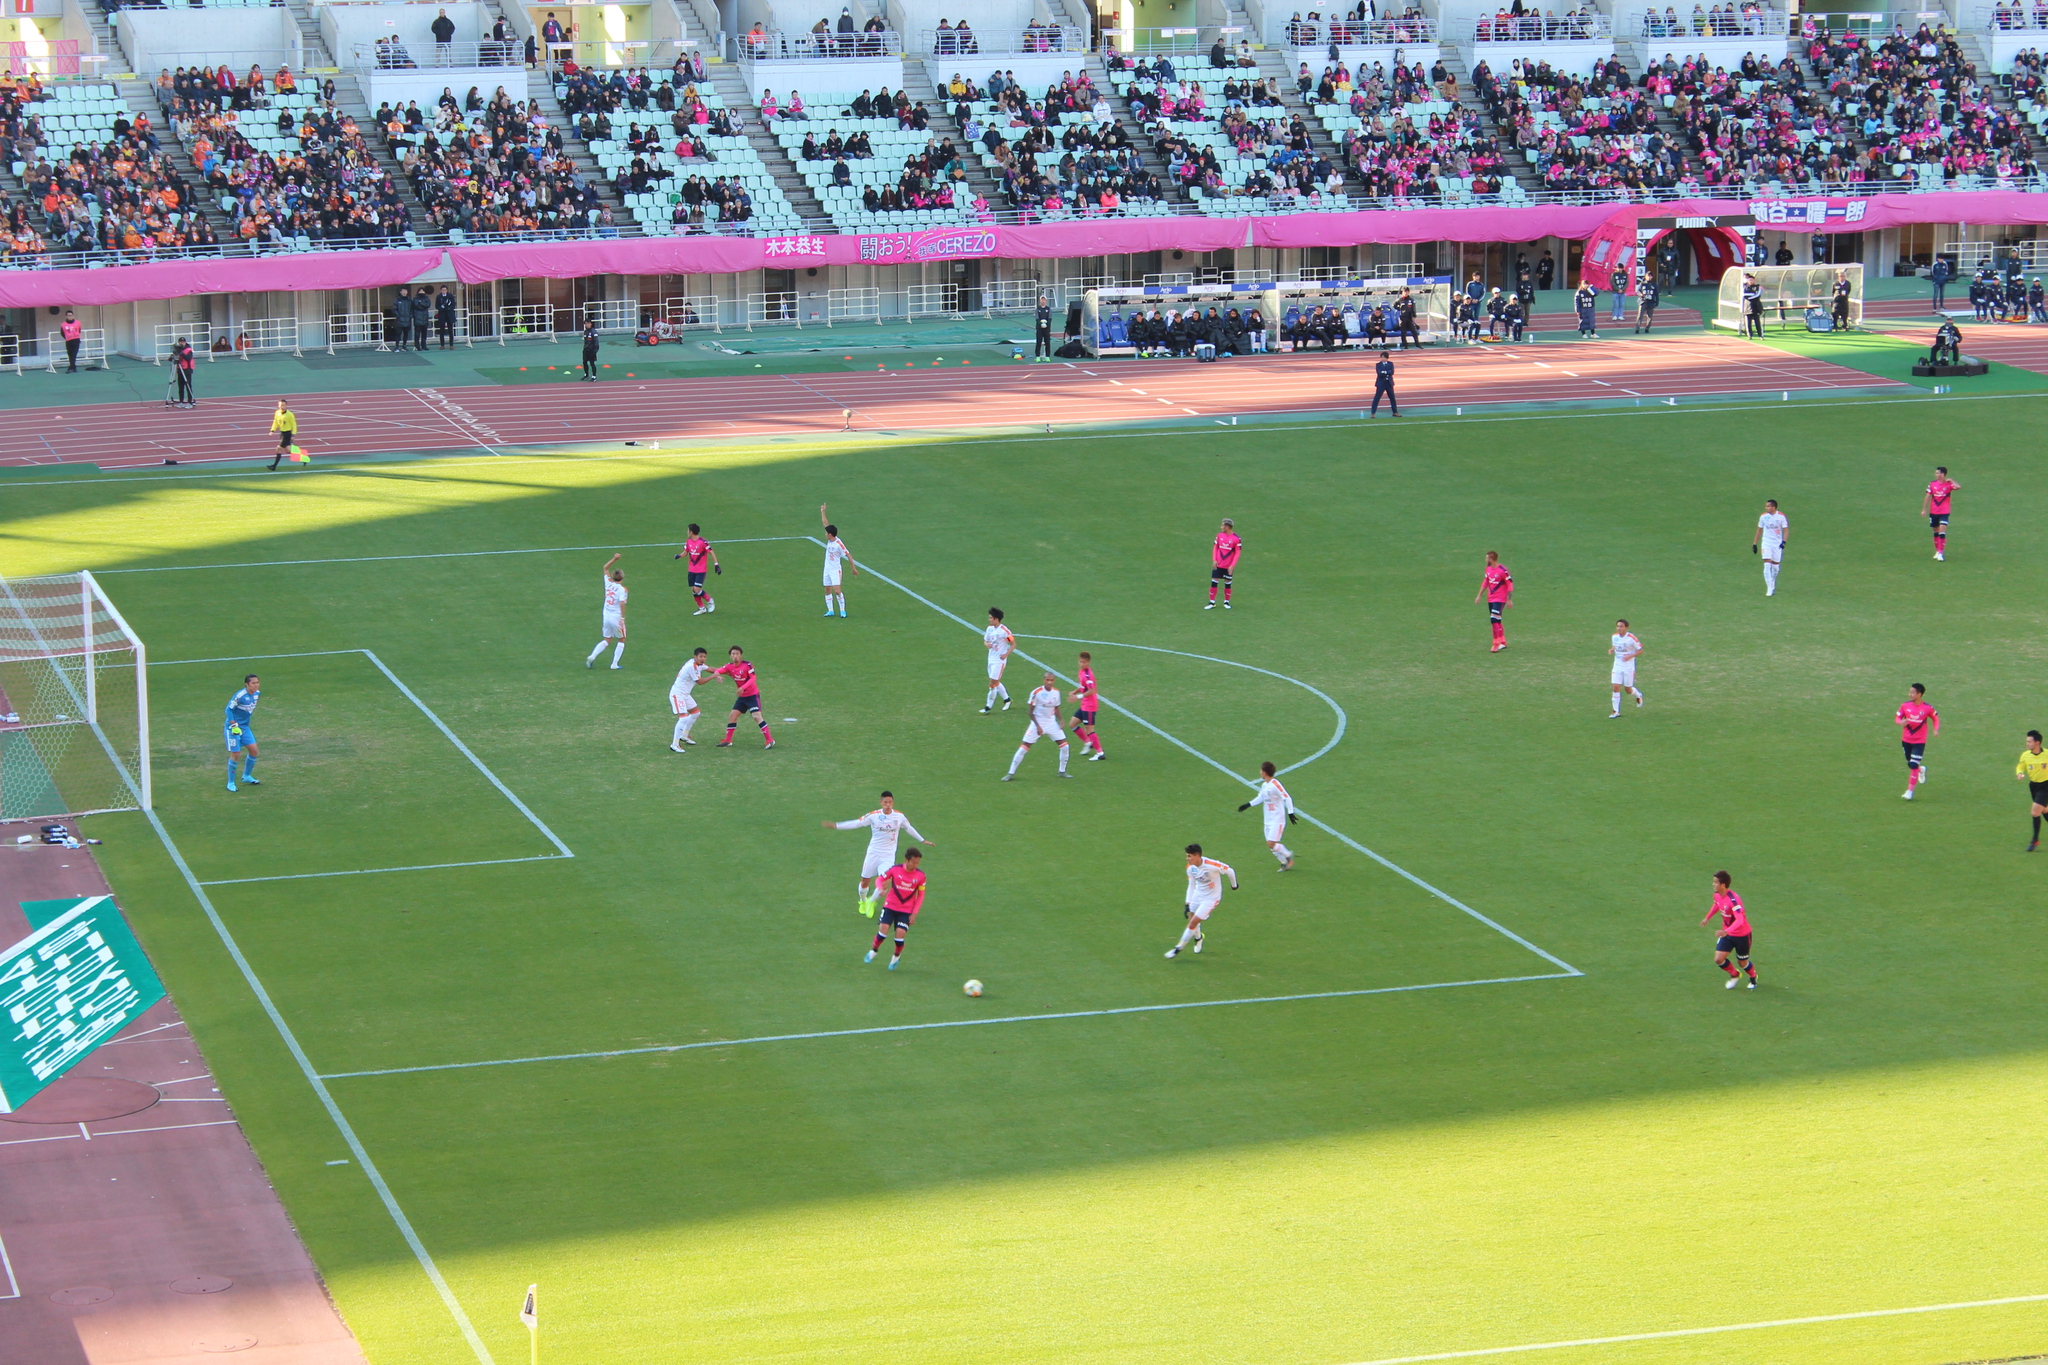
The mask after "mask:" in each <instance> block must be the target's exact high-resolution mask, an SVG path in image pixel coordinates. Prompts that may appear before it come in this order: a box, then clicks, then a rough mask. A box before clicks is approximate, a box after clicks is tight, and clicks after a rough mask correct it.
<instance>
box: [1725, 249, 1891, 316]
mask: <svg viewBox="0 0 2048 1365" xmlns="http://www.w3.org/2000/svg"><path fill="white" fill-rule="evenodd" d="M1838 279H1846V280H1847V281H1848V282H1849V330H1851V331H1855V330H1857V329H1858V328H1860V327H1862V326H1863V267H1862V266H1860V265H1751V266H1739V267H1737V266H1731V267H1730V268H1729V269H1728V271H1727V272H1726V273H1725V274H1723V275H1722V276H1721V287H1720V291H1719V294H1718V297H1717V298H1716V301H1715V302H1716V305H1717V306H1716V308H1715V310H1714V326H1716V327H1725V328H1727V329H1728V330H1729V331H1731V332H1741V331H1744V330H1745V327H1744V321H1743V299H1742V291H1743V288H1744V286H1745V285H1746V284H1748V283H1749V282H1751V281H1754V282H1755V283H1756V286H1757V288H1758V289H1759V290H1760V291H1761V292H1762V295H1763V305H1764V328H1765V330H1767V331H1802V332H1803V331H1805V330H1806V315H1807V314H1808V313H1809V312H1812V311H1818V312H1820V313H1822V314H1824V315H1828V316H1832V315H1833V312H1834V303H1835V281H1836V280H1838ZM1822 330H1826V329H1822Z"/></svg>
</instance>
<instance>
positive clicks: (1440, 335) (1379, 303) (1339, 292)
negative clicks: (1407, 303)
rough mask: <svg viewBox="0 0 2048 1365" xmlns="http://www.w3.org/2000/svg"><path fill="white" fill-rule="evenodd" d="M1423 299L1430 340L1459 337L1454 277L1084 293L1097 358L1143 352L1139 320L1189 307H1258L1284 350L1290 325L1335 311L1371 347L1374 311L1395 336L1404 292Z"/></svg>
mask: <svg viewBox="0 0 2048 1365" xmlns="http://www.w3.org/2000/svg"><path fill="white" fill-rule="evenodd" d="M1404 290H1406V291H1408V292H1409V293H1411V294H1412V295H1413V296H1414V299H1415V325H1416V328H1417V329H1418V330H1419V331H1420V333H1421V335H1422V339H1423V340H1425V341H1429V340H1437V341H1441V340H1445V339H1447V338H1448V337H1449V336H1450V332H1451V282H1450V280H1449V279H1448V278H1447V277H1427V276H1417V277H1415V278H1412V279H1353V280H1281V281H1267V282H1264V283H1239V284H1180V285H1143V286H1139V285H1131V286H1124V287H1108V288H1098V289H1090V290H1088V291H1087V292H1086V293H1085V294H1084V295H1082V303H1081V344H1082V346H1083V347H1084V348H1085V349H1086V350H1087V352H1088V354H1089V355H1091V356H1095V357H1104V356H1127V355H1136V354H1137V347H1136V346H1135V345H1133V344H1132V342H1131V339H1130V323H1131V320H1132V319H1133V318H1135V317H1137V316H1138V315H1139V314H1141V313H1143V312H1144V311H1145V310H1147V309H1150V308H1156V309H1158V310H1159V313H1160V315H1161V316H1165V315H1166V314H1167V313H1169V312H1172V311H1182V312H1184V311H1186V310H1188V309H1191V308H1194V309H1202V310H1207V309H1209V308H1211V307H1213V308H1215V309H1216V310H1217V311H1218V312H1227V311H1228V310H1230V309H1232V308H1235V309H1237V311H1238V313H1239V314H1240V316H1243V315H1246V314H1248V313H1249V312H1250V310H1252V309H1257V310H1258V312H1259V316H1260V318H1261V320H1262V321H1263V323H1264V327H1265V333H1266V342H1265V349H1266V350H1268V351H1278V350H1279V349H1280V338H1281V336H1282V335H1284V333H1285V331H1286V328H1287V325H1288V323H1289V322H1290V321H1291V320H1292V319H1293V318H1294V317H1296V316H1298V315H1299V314H1301V313H1305V312H1307V311H1309V310H1310V309H1312V308H1318V307H1320V308H1324V309H1335V310H1336V311H1337V312H1338V313H1339V314H1340V315H1342V317H1343V318H1344V329H1345V332H1346V334H1347V337H1348V343H1347V344H1349V345H1353V346H1362V345H1364V344H1365V334H1366V327H1367V315H1368V312H1369V310H1372V309H1382V310H1389V316H1388V317H1387V335H1388V336H1389V337H1394V336H1395V335H1396V333H1397V329H1396V327H1395V326H1394V324H1393V320H1392V317H1391V314H1390V310H1391V309H1392V308H1393V305H1394V303H1395V301H1396V300H1397V299H1399V298H1400V297H1401V294H1402V291H1404Z"/></svg>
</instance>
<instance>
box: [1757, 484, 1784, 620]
mask: <svg viewBox="0 0 2048 1365" xmlns="http://www.w3.org/2000/svg"><path fill="white" fill-rule="evenodd" d="M1791 533H1792V523H1791V522H1789V521H1787V520H1785V514H1784V513H1783V512H1780V511H1779V510H1778V500H1777V499H1776V498H1765V499H1764V514H1763V515H1762V516H1760V517H1758V518H1757V519H1756V535H1755V536H1754V537H1752V538H1751V540H1750V542H1749V552H1750V553H1751V554H1754V555H1762V556H1763V561H1764V596H1766V597H1776V596H1777V595H1778V569H1779V566H1781V565H1782V564H1784V562H1785V542H1786V540H1787V539H1789V538H1790V537H1791Z"/></svg>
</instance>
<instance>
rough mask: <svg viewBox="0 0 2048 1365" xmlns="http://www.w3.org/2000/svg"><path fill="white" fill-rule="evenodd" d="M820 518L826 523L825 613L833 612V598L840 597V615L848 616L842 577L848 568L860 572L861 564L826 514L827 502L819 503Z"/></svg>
mask: <svg viewBox="0 0 2048 1365" xmlns="http://www.w3.org/2000/svg"><path fill="white" fill-rule="evenodd" d="M818 520H819V521H821V522H824V525H825V614H826V615H827V616H830V615H831V614H832V599H833V598H835V597H836V598H838V599H839V615H840V617H841V618H842V619H844V618H845V616H846V589H845V587H844V586H842V585H841V583H840V578H841V577H842V576H843V575H844V573H845V572H846V570H848V569H851V570H853V572H855V573H859V572H860V565H858V564H856V563H854V562H853V551H851V550H849V549H847V548H846V542H845V541H843V540H841V539H840V538H839V528H838V527H837V526H834V525H833V524H832V523H831V522H830V521H829V520H827V519H826V516H825V504H824V503H822V502H821V503H819V504H818Z"/></svg>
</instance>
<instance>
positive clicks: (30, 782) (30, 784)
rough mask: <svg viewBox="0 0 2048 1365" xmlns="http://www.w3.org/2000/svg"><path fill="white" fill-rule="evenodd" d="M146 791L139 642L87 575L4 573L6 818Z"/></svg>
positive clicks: (123, 799) (131, 806) (142, 795)
mask: <svg viewBox="0 0 2048 1365" xmlns="http://www.w3.org/2000/svg"><path fill="white" fill-rule="evenodd" d="M149 795H150V794H149V680H148V671H147V661H146V659H145V657H144V654H143V648H142V641H141V640H140V639H139V638H138V637H137V636H136V634H135V632H134V631H132V630H130V629H129V628H128V623H127V622H126V621H123V620H122V619H121V614H120V613H119V612H118V611H116V610H114V605H113V603H111V602H109V601H108V600H107V595H106V594H105V593H104V592H102V591H101V589H100V585H99V584H98V582H96V581H95V580H94V578H93V576H92V575H91V574H89V573H70V574H51V575H47V576H44V577H38V578H4V579H0V820H22V819H31V818H35V817H40V816H51V815H86V814H91V813H93V812H95V811H111V810H135V809H137V808H147V807H148V806H149V804H150V800H149Z"/></svg>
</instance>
